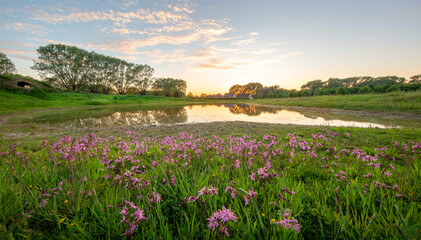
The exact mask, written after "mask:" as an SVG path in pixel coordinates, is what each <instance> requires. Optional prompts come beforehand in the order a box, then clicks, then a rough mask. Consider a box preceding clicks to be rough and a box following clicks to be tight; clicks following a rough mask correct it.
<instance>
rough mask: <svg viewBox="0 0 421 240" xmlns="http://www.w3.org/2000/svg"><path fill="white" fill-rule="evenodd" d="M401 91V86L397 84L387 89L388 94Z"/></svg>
mask: <svg viewBox="0 0 421 240" xmlns="http://www.w3.org/2000/svg"><path fill="white" fill-rule="evenodd" d="M400 90H401V88H400V87H399V85H397V84H395V85H392V86H390V87H388V88H387V89H386V92H398V91H400Z"/></svg>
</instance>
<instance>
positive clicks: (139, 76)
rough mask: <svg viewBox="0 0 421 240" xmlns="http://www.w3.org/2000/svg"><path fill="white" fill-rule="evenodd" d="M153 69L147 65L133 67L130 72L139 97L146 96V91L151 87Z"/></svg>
mask: <svg viewBox="0 0 421 240" xmlns="http://www.w3.org/2000/svg"><path fill="white" fill-rule="evenodd" d="M153 72H154V69H153V68H152V67H150V66H149V65H146V64H145V65H135V66H134V68H133V70H132V77H133V82H134V85H135V87H136V88H137V89H138V91H139V93H140V94H141V95H145V94H146V90H147V89H148V88H149V87H150V86H151V85H152V83H153V79H152V75H153Z"/></svg>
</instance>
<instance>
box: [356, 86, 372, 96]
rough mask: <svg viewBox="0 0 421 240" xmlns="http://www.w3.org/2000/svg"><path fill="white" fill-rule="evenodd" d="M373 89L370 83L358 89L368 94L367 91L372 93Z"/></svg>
mask: <svg viewBox="0 0 421 240" xmlns="http://www.w3.org/2000/svg"><path fill="white" fill-rule="evenodd" d="M372 92H373V89H372V88H371V87H370V86H369V85H365V86H364V87H362V88H360V90H359V91H358V94H366V93H372Z"/></svg>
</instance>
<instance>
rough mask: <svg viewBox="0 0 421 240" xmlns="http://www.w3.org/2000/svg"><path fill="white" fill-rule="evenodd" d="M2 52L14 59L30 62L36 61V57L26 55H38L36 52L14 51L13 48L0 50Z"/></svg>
mask: <svg viewBox="0 0 421 240" xmlns="http://www.w3.org/2000/svg"><path fill="white" fill-rule="evenodd" d="M0 52H2V53H4V54H6V55H7V56H9V57H14V58H19V59H23V60H29V61H32V60H35V57H32V56H28V55H26V54H29V55H34V54H35V53H36V52H35V51H30V50H23V49H12V48H0Z"/></svg>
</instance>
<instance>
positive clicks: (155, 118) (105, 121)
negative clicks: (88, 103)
mask: <svg viewBox="0 0 421 240" xmlns="http://www.w3.org/2000/svg"><path fill="white" fill-rule="evenodd" d="M187 119H188V117H187V111H186V110H185V109H184V107H181V108H172V109H165V110H154V111H139V112H115V113H112V114H110V115H107V116H102V117H91V118H83V119H74V120H69V121H63V122H60V123H58V124H57V123H55V124H57V125H58V126H59V127H62V128H70V129H74V128H98V127H110V126H135V125H153V124H174V123H185V122H187Z"/></svg>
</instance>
